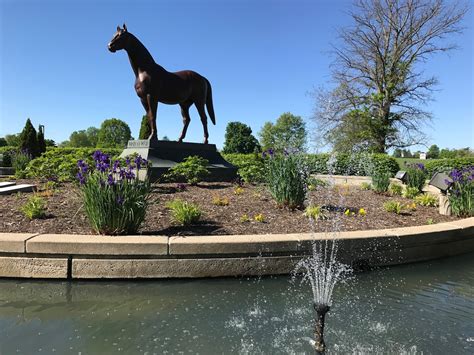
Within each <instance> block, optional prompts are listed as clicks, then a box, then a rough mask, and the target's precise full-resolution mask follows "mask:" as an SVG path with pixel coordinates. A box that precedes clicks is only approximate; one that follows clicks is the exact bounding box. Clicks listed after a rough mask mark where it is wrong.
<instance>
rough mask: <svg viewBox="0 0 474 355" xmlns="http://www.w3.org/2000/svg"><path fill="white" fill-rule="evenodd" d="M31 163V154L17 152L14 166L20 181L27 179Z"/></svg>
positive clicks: (13, 161) (14, 156)
mask: <svg viewBox="0 0 474 355" xmlns="http://www.w3.org/2000/svg"><path fill="white" fill-rule="evenodd" d="M30 161H31V154H29V153H27V152H26V151H20V152H16V153H15V154H14V155H13V157H12V166H13V168H14V169H15V176H16V177H17V178H19V179H22V178H25V177H26V175H27V174H26V167H27V166H28V163H29V162H30Z"/></svg>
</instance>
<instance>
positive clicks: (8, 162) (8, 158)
mask: <svg viewBox="0 0 474 355" xmlns="http://www.w3.org/2000/svg"><path fill="white" fill-rule="evenodd" d="M16 151H17V148H16V147H12V146H5V147H0V155H1V159H0V166H4V167H9V166H12V156H13V155H14V154H15V152H16Z"/></svg>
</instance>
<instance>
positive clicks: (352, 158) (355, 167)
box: [307, 154, 399, 176]
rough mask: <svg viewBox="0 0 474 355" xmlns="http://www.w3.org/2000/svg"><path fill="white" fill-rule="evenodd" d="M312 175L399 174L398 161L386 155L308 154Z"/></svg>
mask: <svg viewBox="0 0 474 355" xmlns="http://www.w3.org/2000/svg"><path fill="white" fill-rule="evenodd" d="M307 159H308V168H309V171H310V173H311V174H323V175H326V174H332V175H356V176H371V175H372V173H373V172H374V171H382V170H383V171H388V172H389V173H390V174H391V175H392V176H393V175H395V174H396V173H397V171H398V170H399V166H398V163H397V161H396V160H395V159H394V158H392V157H390V156H388V155H386V154H308V156H307Z"/></svg>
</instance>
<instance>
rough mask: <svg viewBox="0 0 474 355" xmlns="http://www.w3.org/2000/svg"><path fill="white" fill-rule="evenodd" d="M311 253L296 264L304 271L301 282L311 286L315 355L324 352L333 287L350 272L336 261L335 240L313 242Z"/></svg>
mask: <svg viewBox="0 0 474 355" xmlns="http://www.w3.org/2000/svg"><path fill="white" fill-rule="evenodd" d="M312 249H313V253H312V255H311V256H310V257H309V258H306V259H303V260H301V261H300V262H299V263H298V266H297V267H298V268H299V269H302V270H303V271H304V273H303V279H302V281H303V282H304V281H306V282H308V283H309V284H310V285H311V289H312V291H313V308H314V310H315V312H316V314H315V324H314V339H313V341H311V343H312V345H313V347H314V350H315V351H316V353H317V354H323V353H324V351H325V350H326V345H325V343H324V325H325V317H326V314H327V312H329V310H330V308H331V297H332V293H333V290H334V286H335V285H336V283H337V281H338V280H340V279H341V276H342V274H344V273H347V272H350V268H349V267H348V266H347V265H344V264H342V263H339V262H338V261H337V260H336V254H337V243H336V242H335V240H319V241H314V243H313V246H312Z"/></svg>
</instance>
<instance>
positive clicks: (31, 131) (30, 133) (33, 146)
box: [20, 118, 39, 158]
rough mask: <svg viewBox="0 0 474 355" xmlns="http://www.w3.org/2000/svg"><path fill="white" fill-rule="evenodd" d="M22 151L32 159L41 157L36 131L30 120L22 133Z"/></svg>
mask: <svg viewBox="0 0 474 355" xmlns="http://www.w3.org/2000/svg"><path fill="white" fill-rule="evenodd" d="M20 150H21V151H23V152H26V153H28V154H30V155H31V157H32V158H35V157H37V156H38V155H39V154H38V138H37V134H36V129H35V127H33V125H32V124H31V121H30V119H29V118H28V119H27V120H26V124H25V127H24V128H23V131H21V133H20Z"/></svg>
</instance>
